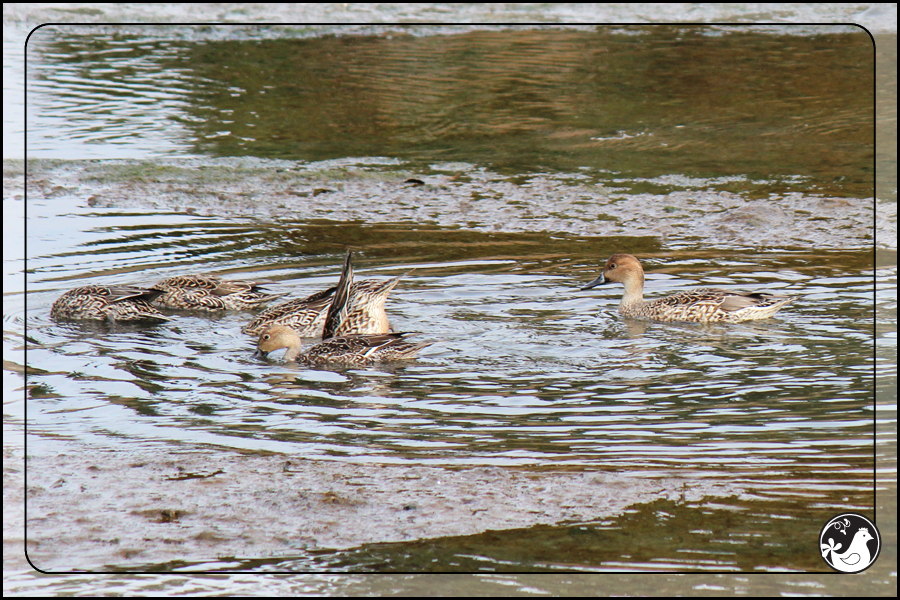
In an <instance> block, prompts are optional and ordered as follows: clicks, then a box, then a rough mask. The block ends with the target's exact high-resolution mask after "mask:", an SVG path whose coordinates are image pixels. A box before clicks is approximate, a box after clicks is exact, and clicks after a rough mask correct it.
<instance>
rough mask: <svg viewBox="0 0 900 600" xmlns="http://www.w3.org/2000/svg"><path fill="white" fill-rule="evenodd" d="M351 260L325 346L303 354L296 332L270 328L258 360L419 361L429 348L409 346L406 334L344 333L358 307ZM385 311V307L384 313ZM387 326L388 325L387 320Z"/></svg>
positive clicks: (325, 331)
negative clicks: (279, 356) (276, 354)
mask: <svg viewBox="0 0 900 600" xmlns="http://www.w3.org/2000/svg"><path fill="white" fill-rule="evenodd" d="M350 258H351V257H350V253H349V252H348V253H347V257H346V258H345V259H344V268H343V270H342V271H341V278H340V280H339V281H338V284H337V286H336V287H335V288H334V296H333V298H332V300H331V304H330V306H329V307H328V311H327V315H326V317H325V320H324V323H323V325H322V338H323V339H322V342H320V343H318V344H316V345H314V346H311V347H310V348H309V350H307V351H306V352H301V350H302V347H303V340H302V339H301V337H300V335H299V334H298V333H297V332H296V331H295V330H294V329H292V328H290V327H286V326H284V325H270V326H268V327H266V328H265V329H264V330H263V331H262V333H260V334H259V339H258V340H257V344H256V349H257V351H256V353H257V355H258V356H261V357H265V356H268V354H269V352H272V351H274V350H280V349H281V348H287V352H286V353H285V355H284V359H285V360H286V361H300V362H304V363H322V362H337V363H344V364H355V365H362V364H369V363H373V362H376V361H382V360H402V359H410V358H415V357H416V355H417V354H418V352H419V350H421V349H422V348H424V347H426V346H428V345H429V344H427V343H426V344H415V343H412V342H408V341H406V340H405V339H403V336H404V335H407V334H404V333H382V334H341V333H340V332H341V331H342V330H344V329H346V328H347V325H348V323H347V319H348V318H351V317H352V316H353V315H354V314H355V313H354V310H355V306H356V305H355V304H354V302H353V300H354V298H353V295H354V294H355V293H356V291H355V290H356V289H357V288H356V287H355V286H352V285H351V282H352V280H353V267H352V265H351V263H350ZM395 283H396V282H395ZM392 287H393V286H392ZM383 304H384V303H383V301H382V305H383ZM383 310H384V309H383V307H382V312H383ZM385 324H387V319H386V318H385Z"/></svg>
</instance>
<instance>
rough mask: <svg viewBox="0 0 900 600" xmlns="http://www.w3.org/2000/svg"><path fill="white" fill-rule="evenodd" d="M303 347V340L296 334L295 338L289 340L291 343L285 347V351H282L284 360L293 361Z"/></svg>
mask: <svg viewBox="0 0 900 600" xmlns="http://www.w3.org/2000/svg"><path fill="white" fill-rule="evenodd" d="M302 348H303V342H302V341H301V340H300V337H299V336H298V337H297V338H295V339H292V340H291V344H290V345H289V346H288V347H287V352H285V353H284V360H286V361H295V360H297V357H298V356H300V351H301V349H302Z"/></svg>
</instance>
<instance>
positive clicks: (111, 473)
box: [3, 447, 740, 572]
mask: <svg viewBox="0 0 900 600" xmlns="http://www.w3.org/2000/svg"><path fill="white" fill-rule="evenodd" d="M22 458H23V457H22V453H21V451H18V450H13V449H7V450H6V451H5V456H4V486H3V495H4V506H6V507H7V508H8V509H11V510H17V511H21V510H22V508H21V507H22V505H23V503H22V499H23V496H27V510H28V523H27V549H28V556H29V558H30V559H31V561H32V563H33V564H34V566H36V567H37V568H39V569H41V570H44V571H57V572H60V571H72V570H104V569H108V568H117V569H121V568H123V567H133V568H135V569H136V570H140V568H141V566H142V565H160V564H165V563H169V562H175V561H184V562H188V563H190V562H203V561H209V560H215V559H218V558H225V557H253V558H265V557H290V556H292V555H300V554H304V553H307V552H310V551H322V550H341V549H348V548H355V547H358V546H362V545H365V544H371V543H381V542H403V541H412V540H423V539H429V538H437V537H443V536H460V535H471V534H478V533H482V532H486V531H492V530H506V529H515V528H528V527H532V526H535V525H555V524H566V523H573V522H576V523H577V522H591V521H596V520H599V519H604V518H608V517H612V516H616V515H619V514H621V513H622V512H623V511H624V510H625V509H627V508H628V507H629V506H631V505H634V504H638V503H644V502H652V501H656V500H660V499H669V500H672V501H675V502H679V503H686V502H689V503H697V502H700V501H702V500H703V499H704V498H709V497H723V496H734V495H737V494H739V493H740V490H739V489H738V488H737V486H731V485H725V484H721V483H713V482H710V483H705V482H703V481H697V480H690V481H689V480H687V479H682V478H674V477H673V478H654V479H650V478H640V477H636V476H632V475H623V474H618V473H614V472H600V471H588V472H565V471H562V472H537V471H528V470H519V469H504V468H497V467H477V468H459V469H455V468H445V467H437V466H409V465H402V464H391V465H379V464H350V463H345V462H340V461H319V460H304V459H302V458H297V457H295V456H284V455H268V456H259V455H246V454H241V453H237V452H231V451H213V450H205V451H204V450H189V449H185V450H174V451H173V450H171V449H159V448H144V449H136V450H127V449H120V450H115V451H109V450H101V451H91V452H85V451H84V450H83V449H75V448H74V447H72V448H71V449H66V448H65V447H64V448H63V449H62V450H61V451H60V452H59V453H56V454H53V453H48V454H45V455H43V454H42V455H40V456H31V455H30V456H28V460H27V470H28V484H27V489H26V488H24V487H23V483H24V482H23V472H22V470H21V465H22V464H23V461H22ZM10 516H12V517H13V518H10ZM23 517H24V515H23V514H21V513H20V514H19V515H7V521H6V522H7V523H11V522H15V521H19V523H21V520H20V519H22V518H23ZM21 536H22V529H21V526H19V527H18V528H15V527H10V528H7V529H6V531H5V532H4V540H5V541H4V554H5V555H10V556H9V557H10V558H11V557H12V555H13V554H16V553H17V550H18V551H21V544H22V542H23V540H22V537H21ZM4 560H6V559H4Z"/></svg>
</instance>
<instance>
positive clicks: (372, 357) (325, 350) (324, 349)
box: [255, 325, 431, 365]
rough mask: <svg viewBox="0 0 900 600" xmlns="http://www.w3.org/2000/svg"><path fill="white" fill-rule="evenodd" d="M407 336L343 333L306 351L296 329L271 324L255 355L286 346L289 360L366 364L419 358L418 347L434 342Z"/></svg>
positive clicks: (264, 354)
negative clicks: (415, 341) (405, 337)
mask: <svg viewBox="0 0 900 600" xmlns="http://www.w3.org/2000/svg"><path fill="white" fill-rule="evenodd" d="M406 335H409V334H408V333H385V334H381V335H359V334H356V335H353V334H351V335H340V336H337V337H332V338H328V339H325V340H322V341H321V342H319V343H318V344H314V345H312V346H310V347H309V348H308V349H307V350H306V351H305V352H303V351H302V349H303V338H301V337H300V336H299V335H298V334H297V332H296V331H295V330H294V329H293V328H291V327H287V326H285V325H270V326H268V327H266V328H265V329H264V330H263V331H262V333H260V334H259V339H258V341H257V346H256V347H257V350H256V354H255V355H256V356H257V357H258V358H266V357H267V356H268V355H269V353H270V352H274V351H275V350H280V349H282V348H287V352H285V354H284V360H285V361H286V362H294V361H296V362H301V363H305V364H318V363H341V364H346V365H367V364H371V363H374V362H379V361H386V360H405V359H412V358H416V356H417V355H418V352H419V350H421V349H422V348H425V347H427V346H430V345H431V344H429V343H419V344H417V343H413V342H410V341H407V340H406V339H404V336H406Z"/></svg>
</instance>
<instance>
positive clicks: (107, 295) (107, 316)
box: [50, 285, 169, 322]
mask: <svg viewBox="0 0 900 600" xmlns="http://www.w3.org/2000/svg"><path fill="white" fill-rule="evenodd" d="M161 293H162V292H160V291H158V290H147V289H144V288H139V287H134V286H131V285H117V286H107V285H85V286H82V287H77V288H75V289H73V290H69V291H68V292H66V293H65V294H63V295H62V296H60V297H59V298H58V299H57V300H56V302H54V303H53V308H51V309H50V316H51V317H52V318H54V319H57V320H59V319H73V320H84V319H90V320H95V321H110V322H113V321H144V320H156V321H168V320H169V318H168V317H166V316H165V315H163V314H162V313H161V312H159V311H158V310H156V308H154V307H153V306H152V305H151V304H150V302H151V301H152V300H153V299H154V298H156V297H157V296H158V295H159V294H161Z"/></svg>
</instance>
